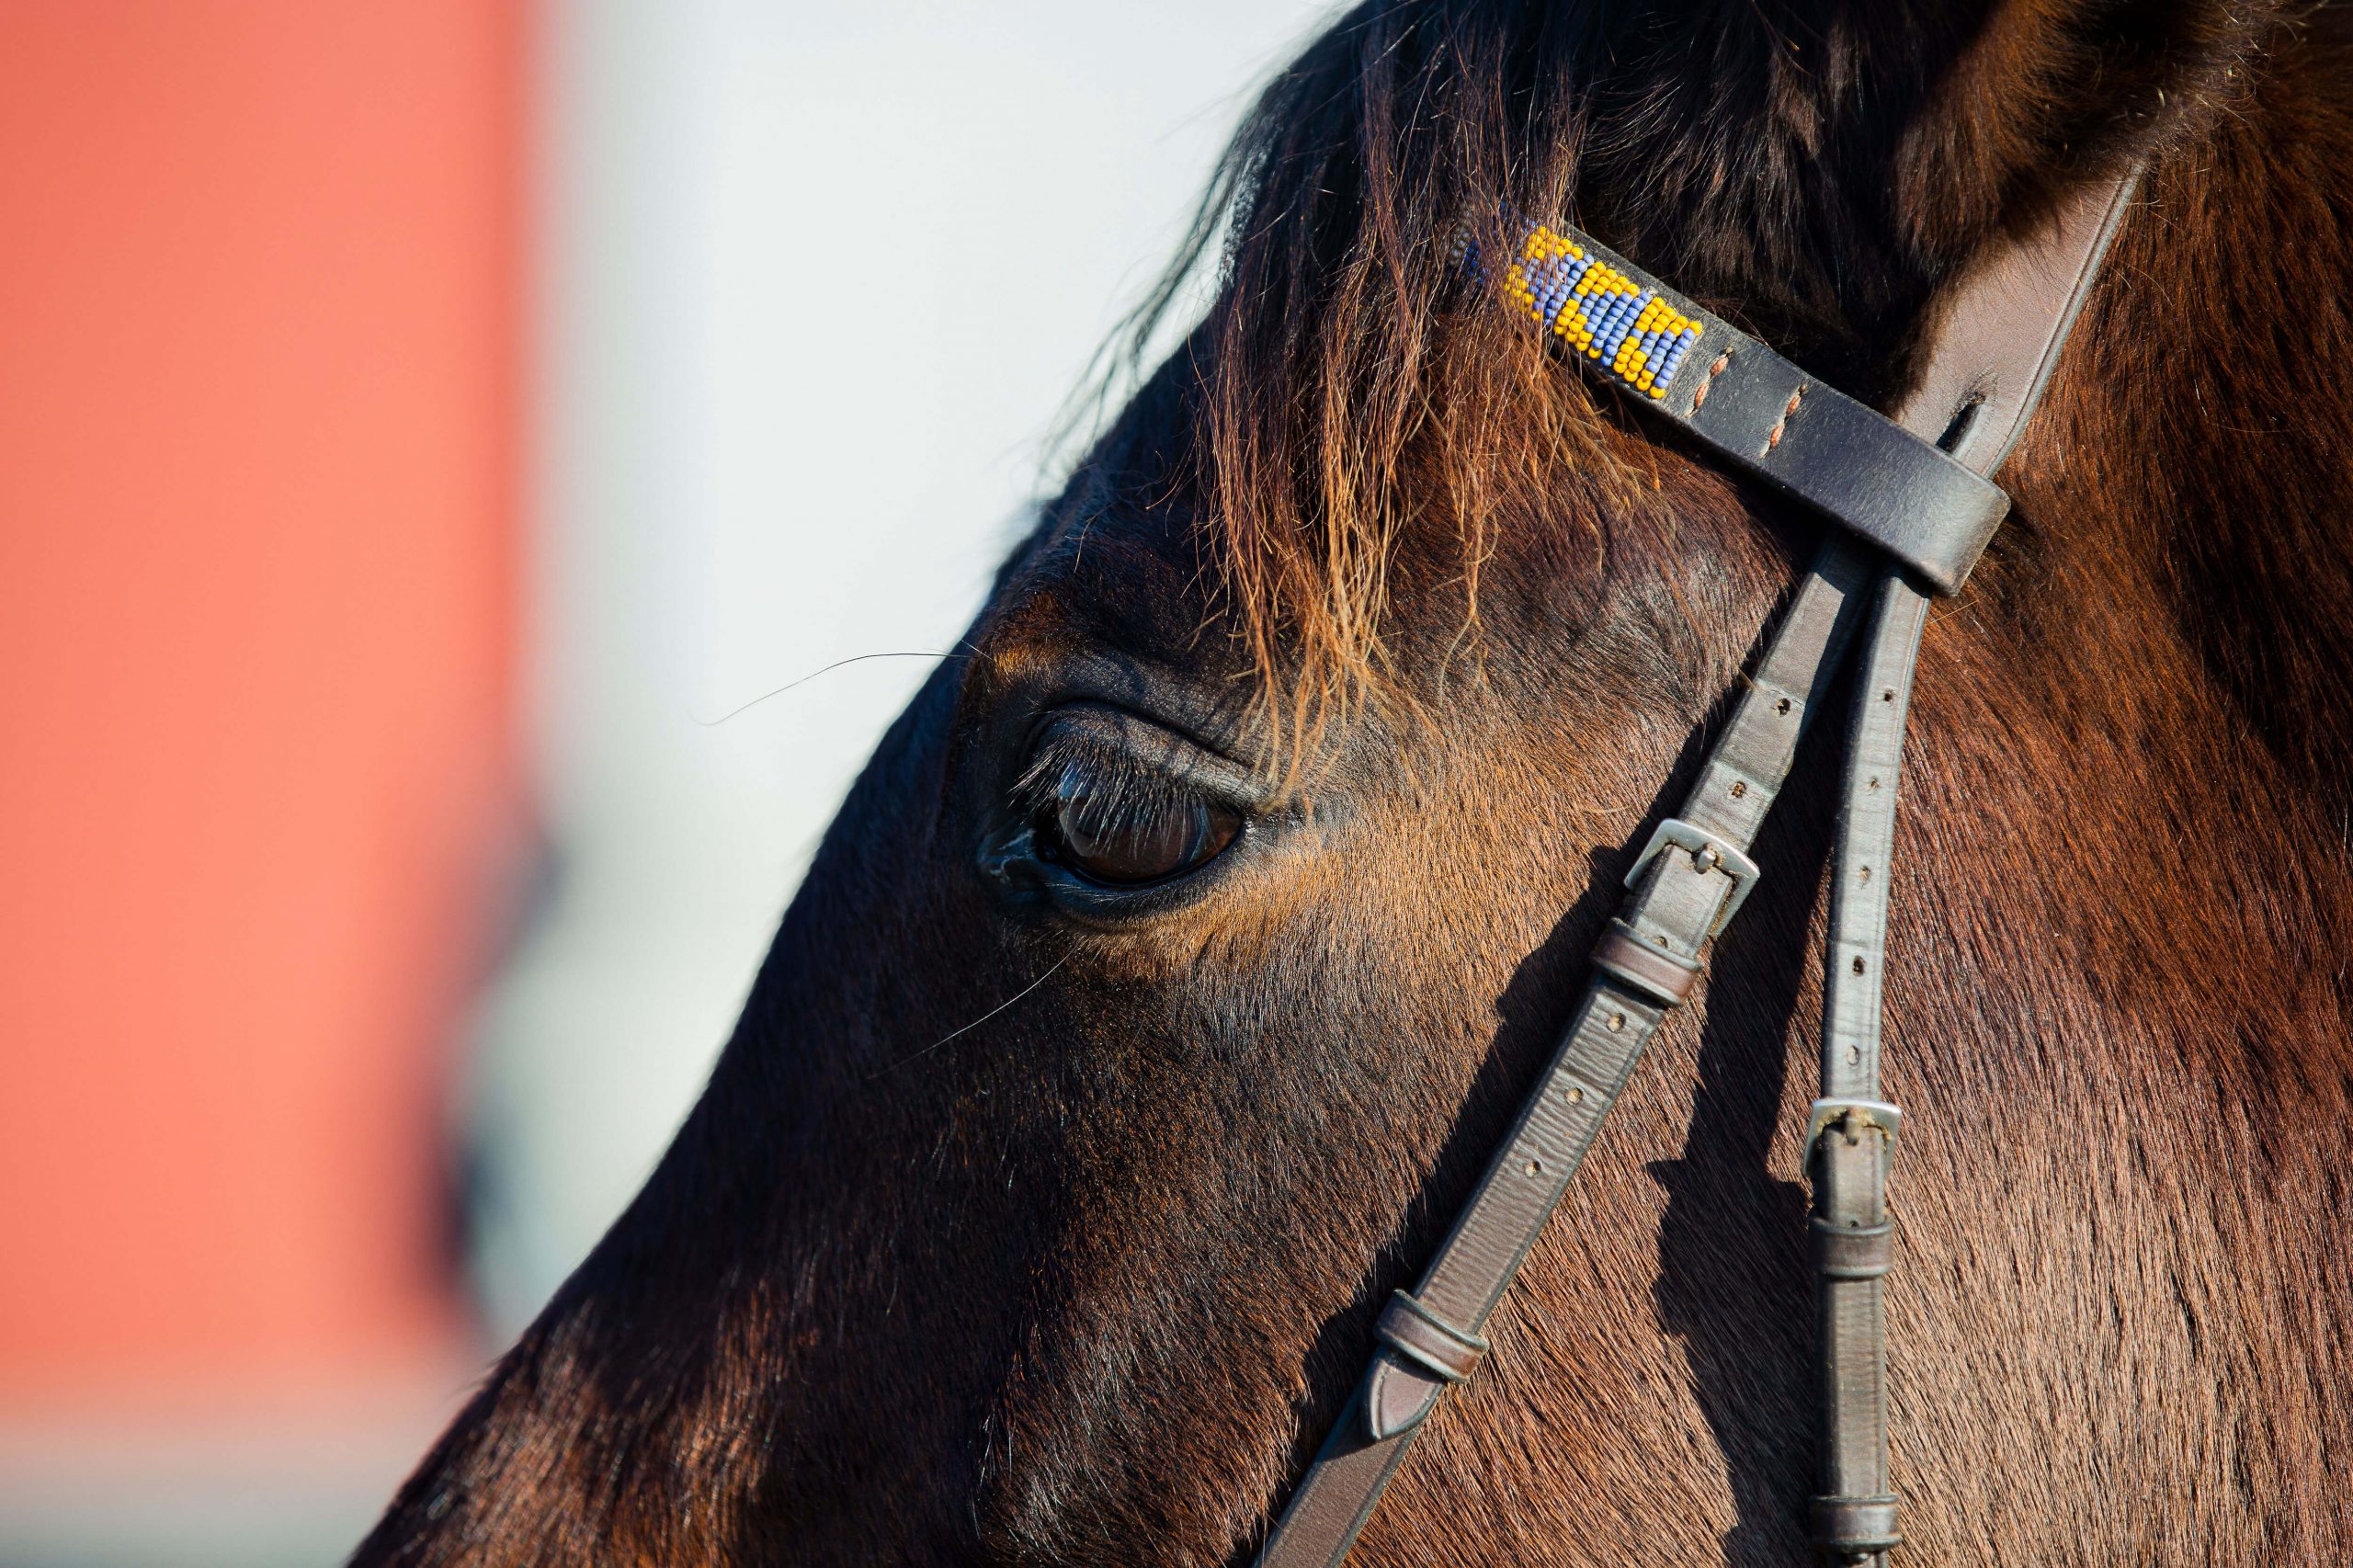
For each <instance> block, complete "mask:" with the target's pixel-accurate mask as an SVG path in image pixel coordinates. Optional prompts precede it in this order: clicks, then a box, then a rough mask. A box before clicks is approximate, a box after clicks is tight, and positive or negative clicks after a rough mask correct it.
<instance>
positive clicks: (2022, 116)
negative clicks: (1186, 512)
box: [1113, 0, 2270, 742]
mask: <svg viewBox="0 0 2353 1568" xmlns="http://www.w3.org/2000/svg"><path fill="white" fill-rule="evenodd" d="M2269 25H2270V22H2269V18H2268V15H2267V14H2266V13H2265V11H2264V9H2263V8H2262V7H2261V6H2247V7H2244V8H2242V9H2241V11H2240V13H2239V17H2238V20H2237V23H2236V25H2235V26H2234V27H2231V28H2222V27H2221V26H2220V25H2219V24H2217V23H2215V22H2213V21H2212V20H2211V13H2209V12H2206V11H2203V10H2201V9H2200V8H2198V7H2194V6H2118V5H2093V6H2073V7H2057V6H2003V7H1995V8H1992V9H1991V10H1990V11H1985V10H1982V9H1980V8H1976V7H1968V6H1947V5H1935V4H1922V3H1906V4H1893V5H1891V4H1876V3H1874V4H1847V5H1826V6H1825V5H1796V4H1791V3H1790V0H1712V3H1708V4H1702V5H1699V6H1688V7H1666V6H1657V5H1646V4H1632V5H1618V6H1525V5H1519V4H1511V3H1506V0H1367V3H1366V4H1364V5H1361V6H1358V7H1357V8H1356V9H1355V10H1353V11H1352V12H1350V13H1349V14H1348V15H1347V17H1344V18H1343V19H1342V20H1340V21H1339V22H1338V23H1337V24H1336V25H1335V26H1334V27H1333V28H1331V29H1330V30H1329V31H1328V32H1326V33H1325V34H1324V36H1323V37H1321V38H1320V39H1319V40H1316V41H1315V42H1313V44H1312V45H1310V46H1309V47H1308V49H1307V50H1306V51H1305V52H1304V53H1302V55H1301V56H1300V58H1299V59H1298V60H1297V61H1296V62H1294V63H1293V64H1292V65H1291V66H1290V68H1288V69H1287V70H1285V71H1284V72H1283V73H1282V74H1280V75H1279V76H1278V77H1277V78H1276V79H1275V80H1274V81H1273V82H1272V83H1271V84H1270V85H1268V86H1267V89H1266V90H1265V92H1264V94H1263V95H1262V96H1261V97H1259V99H1258V100H1257V102H1256V107H1255V108H1253V109H1252V111H1251V112H1250V113H1249V114H1248V116H1247V117H1246V119H1245V121H1244V123H1243V125H1242V127H1241V129H1240V131H1239V132H1238V133H1237V135H1236V136H1235V137H1234V139H1233V143H1232V145H1231V147H1230V148H1229V150H1228V152H1227V153H1226V154H1225V157H1224V159H1223V161H1222V164H1221V165H1220V168H1219V171H1218V174H1217V176H1216V177H1215V179H1214V180H1213V182H1212V184H1211V188H1210V190H1209V192H1208V194H1207V196H1206V197H1205V199H1204V200H1203V203H1202V205H1201V207H1200V209H1199V215H1198V217H1197V219H1196V222H1195V223H1194V225H1193V229H1192V232H1191V235H1190V238H1189V240H1188V243H1187V244H1185V245H1184V246H1183V247H1181V250H1180V254H1179V255H1178V256H1177V257H1176V261H1175V263H1174V265H1173V266H1172V267H1171V268H1170V269H1169V270H1168V272H1167V273H1166V274H1165V278H1164V279H1163V281H1162V282H1161V284H1160V285H1159V287H1158V288H1157V289H1156V290H1154V292H1153V293H1152V294H1151V296H1150V297H1149V298H1148V300H1147V301H1146V303H1145V304H1144V306H1143V307H1142V309H1141V310H1140V311H1139V312H1137V314H1136V315H1135V317H1134V318H1132V320H1131V335H1130V337H1129V344H1130V346H1131V355H1130V358H1129V360H1128V362H1129V363H1130V364H1131V366H1132V364H1134V363H1135V362H1136V361H1138V360H1140V359H1141V357H1142V352H1143V345H1144V344H1145V342H1146V341H1147V340H1149V339H1151V338H1152V337H1153V336H1154V333H1155V331H1157V330H1159V329H1161V328H1164V327H1165V325H1166V324H1167V323H1168V319H1169V317H1170V315H1171V313H1172V312H1174V311H1175V310H1176V309H1177V308H1178V307H1179V303H1180V301H1183V300H1184V299H1185V298H1187V294H1186V289H1185V285H1186V283H1187V280H1188V278H1193V277H1196V276H1198V274H1199V268H1200V267H1201V266H1202V264H1203V263H1204V261H1205V260H1206V259H1207V258H1208V256H1210V255H1211V254H1212V253H1213V252H1215V251H1220V250H1222V279H1221V281H1222V287H1221V288H1220V289H1219V291H1218V294H1217V297H1216V300H1215V302H1214V304H1213V305H1212V306H1211V310H1210V312H1209V315H1208V317H1207V319H1206V320H1205V321H1204V322H1202V324H1200V325H1199V328H1198V329H1196V330H1195V331H1194V332H1193V333H1192V335H1190V337H1189V339H1188V342H1187V345H1186V347H1185V348H1184V349H1182V350H1180V351H1179V355H1178V359H1179V360H1180V361H1181V362H1182V363H1181V366H1180V367H1179V368H1180V369H1181V370H1182V372H1183V373H1184V375H1185V376H1186V377H1187V378H1188V380H1189V381H1190V385H1189V387H1188V394H1189V395H1188V400H1187V401H1188V413H1187V423H1188V426H1189V428H1188V430H1187V431H1186V432H1185V434H1184V435H1183V436H1182V437H1180V438H1179V439H1178V440H1177V441H1176V443H1175V449H1177V450H1180V451H1182V452H1183V453H1184V454H1185V455H1184V457H1183V458H1181V459H1179V460H1178V461H1180V462H1181V463H1182V464H1183V465H1184V466H1185V468H1186V469H1187V471H1188V472H1186V473H1185V474H1184V476H1183V477H1184V481H1185V487H1186V488H1187V489H1188V491H1189V492H1190V494H1191V495H1192V496H1193V498H1194V500H1195V503H1196V505H1197V506H1198V507H1199V512H1200V515H1201V517H1202V518H1203V519H1204V523H1205V530H1204V531H1205V535H1206V540H1205V542H1206V544H1207V551H1206V553H1207V555H1208V556H1209V557H1210V558H1211V563H1212V564H1213V568H1214V569H1213V571H1212V572H1211V579H1212V581H1214V582H1215V583H1217V584H1218V585H1219V586H1220V587H1221V588H1222V594H1221V595H1220V608H1222V610H1223V611H1224V612H1225V613H1226V615H1227V617H1228V618H1229V622H1230V625H1231V628H1232V630H1233V634H1234V635H1235V636H1236V637H1238V639H1239V640H1240V641H1241V642H1243V643H1244V644H1245V646H1246V648H1247V651H1248V653H1249V655H1250V657H1251V659H1252V661H1253V662H1254V663H1255V665H1256V668H1257V670H1258V672H1259V674H1260V676H1261V677H1262V688H1263V690H1264V691H1265V692H1266V693H1267V699H1268V701H1269V702H1270V703H1274V702H1275V701H1276V700H1277V699H1275V698H1274V696H1273V694H1274V693H1275V692H1276V691H1277V690H1278V689H1283V690H1287V691H1288V693H1289V697H1288V699H1286V700H1287V704H1288V712H1287V714H1286V715H1285V717H1286V718H1287V722H1285V723H1282V724H1279V725H1278V726H1276V728H1275V730H1274V732H1273V733H1275V735H1276V736H1277V737H1278V738H1280V737H1283V736H1285V735H1288V736H1289V738H1290V739H1291V740H1293V741H1295V742H1297V741H1304V740H1305V739H1307V738H1308V737H1309V736H1310V735H1312V733H1313V732H1314V731H1315V730H1316V729H1317V728H1318V727H1319V725H1320V723H1321V722H1322V720H1323V718H1324V716H1325V715H1327V714H1329V713H1331V712H1333V711H1335V710H1340V709H1345V708H1346V707H1347V705H1348V703H1349V701H1350V700H1351V699H1353V698H1355V697H1357V696H1360V695H1363V694H1365V693H1368V692H1373V691H1377V690H1379V689H1380V687H1381V674H1382V671H1383V669H1384V666H1385V665H1386V663H1387V661H1388V657H1389V643H1388V642H1387V640H1386V638H1385V637H1384V626H1385V623H1386V620H1387V615H1388V611H1389V608H1390V605H1391V594H1390V588H1391V583H1392V572H1393V571H1394V569H1395V567H1396V564H1397V562H1398V559H1399V554H1400V551H1401V547H1402V546H1404V544H1405V543H1406V541H1408V540H1411V541H1412V542H1413V544H1414V545H1415V548H1417V549H1424V550H1427V551H1431V552H1432V557H1433V559H1432V562H1431V564H1432V570H1433V572H1434V574H1436V576H1437V577H1438V578H1439V579H1450V580H1451V581H1452V582H1454V583H1456V584H1459V595H1458V596H1457V597H1456V598H1455V601H1454V602H1455V605H1456V608H1457V610H1458V613H1459V614H1460V615H1461V618H1462V621H1463V623H1464V629H1465V631H1468V632H1469V633H1471V634H1472V636H1473V637H1475V633H1476V631H1477V627H1478V588H1479V576H1480V571H1481V567H1482V565H1483V563H1484V562H1485V561H1486V560H1487V559H1488V556H1489V554H1490V552H1491V550H1492V547H1493V530H1494V528H1495V521H1496V518H1497V517H1500V516H1504V515H1507V514H1509V513H1511V512H1513V511H1515V510H1518V509H1519V508H1517V507H1515V506H1514V502H1515V501H1518V502H1521V503H1525V504H1528V505H1534V504H1537V503H1539V502H1545V501H1547V499H1548V498H1547V497H1545V496H1543V495H1540V494H1538V490H1537V487H1538V486H1540V485H1551V486H1552V487H1553V488H1554V491H1555V494H1552V495H1551V496H1550V497H1549V504H1547V505H1545V506H1543V510H1544V511H1545V512H1547V513H1551V514H1554V515H1561V514H1569V515H1574V516H1578V517H1582V518H1583V519H1584V520H1585V521H1586V524H1587V525H1588V526H1590V527H1593V528H1596V529H1597V531H1598V530H1599V529H1600V528H1602V526H1603V525H1602V523H1601V521H1600V519H1602V518H1605V517H1622V516H1623V515H1624V514H1626V513H1628V512H1629V511H1633V510H1639V508H1638V507H1637V506H1636V505H1635V504H1636V502H1637V501H1638V498H1639V496H1640V495H1641V494H1642V492H1643V490H1645V489H1647V488H1649V486H1648V485H1647V484H1646V483H1643V481H1642V480H1641V479H1640V477H1639V476H1638V475H1635V474H1632V473H1630V472H1626V469H1625V467H1624V465H1623V463H1622V462H1620V460H1617V459H1615V458H1613V457H1612V456H1611V455H1610V451H1611V449H1610V446H1609V444H1608V443H1607V442H1605V441H1604V440H1602V439H1601V438H1600V436H1601V432H1602V430H1603V428H1604V426H1606V425H1607V423H1608V421H1609V420H1610V419H1612V418H1614V417H1621V416H1620V415H1617V413H1616V410H1615V408H1614V405H1608V404H1606V403H1603V402H1600V401H1597V400H1596V399H1595V398H1594V397H1593V396H1592V394H1591V393H1590V392H1588V391H1587V390H1586V389H1585V388H1583V387H1582V386H1581V385H1579V384H1578V379H1577V378H1575V377H1573V376H1564V375H1563V374H1562V373H1561V369H1560V367H1559V366H1558V365H1557V364H1556V363H1550V362H1548V361H1547V359H1546V357H1545V355H1544V353H1543V348H1542V343H1541V339H1540V335H1538V334H1535V333H1532V332H1529V331H1526V330H1524V324H1522V323H1518V322H1516V321H1514V320H1512V319H1510V318H1509V317H1507V315H1506V312H1500V311H1495V310H1485V311H1464V310H1461V309H1458V308H1454V307H1458V306H1460V305H1461V303H1462V302H1463V301H1464V300H1465V299H1466V297H1475V296H1474V295H1473V292H1472V290H1469V289H1468V288H1467V287H1466V283H1467V278H1466V274H1465V270H1464V268H1463V267H1461V265H1460V263H1459V262H1458V260H1457V259H1456V258H1457V256H1458V255H1459V250H1460V246H1461V242H1462V241H1463V240H1464V239H1466V238H1471V239H1475V240H1478V241H1481V242H1483V244H1487V245H1489V246H1491V247H1494V246H1497V245H1498V244H1499V243H1501V242H1504V241H1505V240H1506V236H1505V235H1504V234H1503V233H1502V229H1503V222H1502V219H1503V215H1504V214H1506V212H1512V211H1518V212H1525V213H1529V214H1539V215H1551V214H1560V215H1562V216H1563V217H1566V218H1567V219H1569V220H1570V221H1571V222H1574V223H1576V224H1577V225H1578V226H1579V227H1582V228H1584V229H1586V231H1587V232H1589V233H1594V234H1596V235H1597V237H1599V238H1601V239H1602V240H1604V241H1605V243H1608V244H1612V245H1614V246H1616V247H1617V248H1618V249H1620V250H1621V251H1623V252H1624V253H1626V254H1628V255H1631V256H1633V257H1634V258H1635V259H1637V260H1639V261H1641V262H1643V264H1644V265H1645V266H1647V267H1650V268H1651V269H1652V270H1654V271H1656V272H1658V273H1660V274H1661V275H1662V276H1665V277H1666V278H1670V279H1672V280H1674V281H1675V282H1676V283H1677V286H1678V287H1680V288H1681V289H1683V290H1685V291H1686V292H1688V293H1690V294H1692V295H1693V296H1694V297H1696V298H1698V299H1699V300H1701V301H1703V302H1705V303H1707V304H1709V305H1710V306H1711V308H1712V309H1714V310H1716V311H1717V312H1718V313H1720V314H1722V315H1725V316H1727V317H1728V318H1730V319H1733V320H1734V321H1736V322H1738V323H1740V324H1742V325H1744V326H1745V327H1747V328H1748V329H1749V330H1751V331H1752V332H1754V333H1756V335H1759V336H1760V337H1763V338H1764V339H1765V340H1767V341H1768V342H1772V343H1774V344H1776V346H1777V347H1780V348H1781V349H1782V350H1783V351H1784V352H1785V353H1789V354H1790V355H1791V356H1792V357H1794V358H1798V359H1799V360H1800V362H1801V363H1803V364H1805V365H1806V366H1807V367H1808V369H1812V370H1813V371H1814V372H1815V373H1816V374H1819V375H1822V376H1824V378H1825V379H1828V380H1830V381H1833V382H1834V383H1835V384H1837V385H1840V386H1842V387H1844V388H1846V389H1847V390H1848V391H1850V392H1854V393H1856V394H1857V395H1859V396H1863V397H1866V398H1870V397H1873V396H1880V395H1885V394H1888V393H1891V392H1894V391H1897V390H1900V382H1901V378H1902V376H1903V374H1904V368H1905V364H1906V359H1907V352H1906V351H1907V350H1908V348H1909V347H1910V346H1911V344H1912V340H1913V335H1914V333H1915V331H1916V329H1917V326H1918V324H1919V322H1918V318H1919V316H1920V312H1921V311H1922V309H1923V307H1924V305H1925V304H1926V303H1927V301H1929V299H1930V297H1931V296H1932V294H1933V293H1934V291H1935V290H1936V288H1937V287H1938V284H1939V283H1940V282H1942V281H1944V280H1945V279H1946V278H1949V276H1950V275H1951V274H1952V273H1953V272H1954V271H1955V270H1956V269H1957V268H1959V267H1961V266H1963V265H1965V264H1966V262H1967V261H1968V259H1969V258H1970V257H1971V256H1972V255H1973V254H1975V252H1976V251H1977V250H1978V248H1979V247H1980V246H1981V245H1983V244H1984V242H1985V241H1986V240H1988V239H1989V238H1991V237H1993V236H1994V235H1995V233H1997V232H1998V231H2000V230H2001V229H2003V228H2004V227H2009V228H2011V229H2018V228H2022V227H2024V226H2026V225H2028V224H2031V223H2033V222H2039V221H2040V219H2041V218H2043V217H2044V216H2045V215H2047V213H2048V211H2049V210H2050V209H2051V207H2052V203H2053V202H2054V201H2055V199H2056V197H2057V195H2058V194H2059V193H2060V192H2061V191H2062V190H2063V189H2065V188H2068V187H2071V186H2072V185H2073V184H2075V182H2077V181H2079V180H2081V179H2085V178H2089V177H2094V176H2098V175H2101V174H2104V173H2108V172H2111V171H2112V170H2113V169H2114V168H2115V167H2117V166H2118V165H2120V163H2122V162H2123V161H2124V160H2126V159H2127V158H2129V157H2131V156H2135V155H2142V154H2144V153H2146V152H2147V151H2148V150H2149V147H2150V144H2151V143H2152V142H2153V141H2154V139H2155V138H2156V137H2157V136H2159V135H2162V134H2164V133H2165V131H2166V130H2167V129H2168V128H2169V127H2177V126H2179V125H2181V124H2183V123H2185V122H2187V121H2188V120H2189V119H2192V118H2194V110H2195V108H2197V107H2199V106H2200V104H2201V103H2202V102H2203V100H2205V99H2209V98H2212V97H2216V96H2218V94H2219V91H2220V88H2221V85H2222V82H2223V80H2224V77H2225V74H2227V73H2228V72H2230V71H2231V70H2232V69H2233V67H2234V66H2235V65H2237V64H2240V63H2243V62H2245V59H2246V58H2247V57H2248V56H2249V55H2250V54H2251V53H2252V52H2253V51H2255V49H2256V44H2257V42H2258V41H2259V36H2260V34H2261V33H2262V32H2263V30H2264V29H2265V28H2268V26H2269ZM1953 62H1958V64H1954V63H1953ZM1867 68H1868V70H1867ZM2021 80H2030V81H2036V82H2039V83H2042V84H2045V85H2046V90H2044V91H2041V92H2039V93H2035V94H2032V95H2024V96H2022V95H2020V94H2018V92H2017V90H2016V86H2017V84H2018V82H2020V81H2021ZM1867 81H1868V83H1869V91H1868V92H1866V91H1865V88H1864V84H1865V83H1866V82H1867ZM1499 253H1500V252H1499V251H1498V250H1497V249H1493V248H1491V249H1490V250H1489V252H1488V254H1499ZM1466 337H1467V338H1469V339H1471V340H1472V341H1469V342H1466V341H1464V340H1465V338H1466ZM1131 433H1132V432H1131ZM1113 444H1115V445H1116V444H1120V443H1118V442H1117V440H1116V438H1115V442H1114V443H1113ZM1409 468H1410V469H1411V470H1413V471H1414V472H1415V474H1417V475H1418V476H1420V477H1422V478H1423V479H1424V480H1425V482H1426V483H1423V484H1422V485H1420V486H1418V487H1416V486H1412V485H1408V484H1405V483H1401V481H1403V480H1404V478H1405V477H1406V476H1407V472H1408V470H1409ZM1564 473H1565V474H1574V475H1576V476H1578V478H1579V479H1581V480H1582V481H1584V482H1585V483H1586V484H1587V485H1589V486H1590V487H1591V489H1590V493H1589V494H1587V495H1586V497H1585V499H1586V500H1587V501H1588V502H1590V503H1593V504H1591V505H1587V506H1582V507H1572V506H1564V505H1563V499H1564V498H1563V497H1562V496H1560V495H1559V494H1557V488H1558V486H1559V484H1560V483H1561V477H1562V476H1563V474H1564ZM1166 477H1167V476H1166V474H1165V464H1154V465H1153V478H1152V480H1151V481H1150V482H1149V483H1151V485H1152V487H1153V490H1154V494H1157V495H1160V496H1165V494H1168V488H1167V484H1166ZM1433 493H1435V494H1437V495H1438V496H1439V497H1442V499H1443V506H1439V507H1438V508H1436V509H1438V510H1442V511H1446V512H1450V514H1451V517H1450V518H1449V519H1447V520H1448V521H1449V522H1450V523H1451V527H1450V528H1447V527H1438V528H1415V526H1414V525H1415V522H1416V519H1415V517H1409V516H1407V515H1406V510H1405V508H1406V507H1408V506H1414V505H1420V506H1423V507H1424V508H1425V509H1426V510H1427V509H1430V498H1431V496H1432V494H1433ZM1597 542H1601V541H1598V540H1597ZM1281 677H1288V678H1281Z"/></svg>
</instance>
